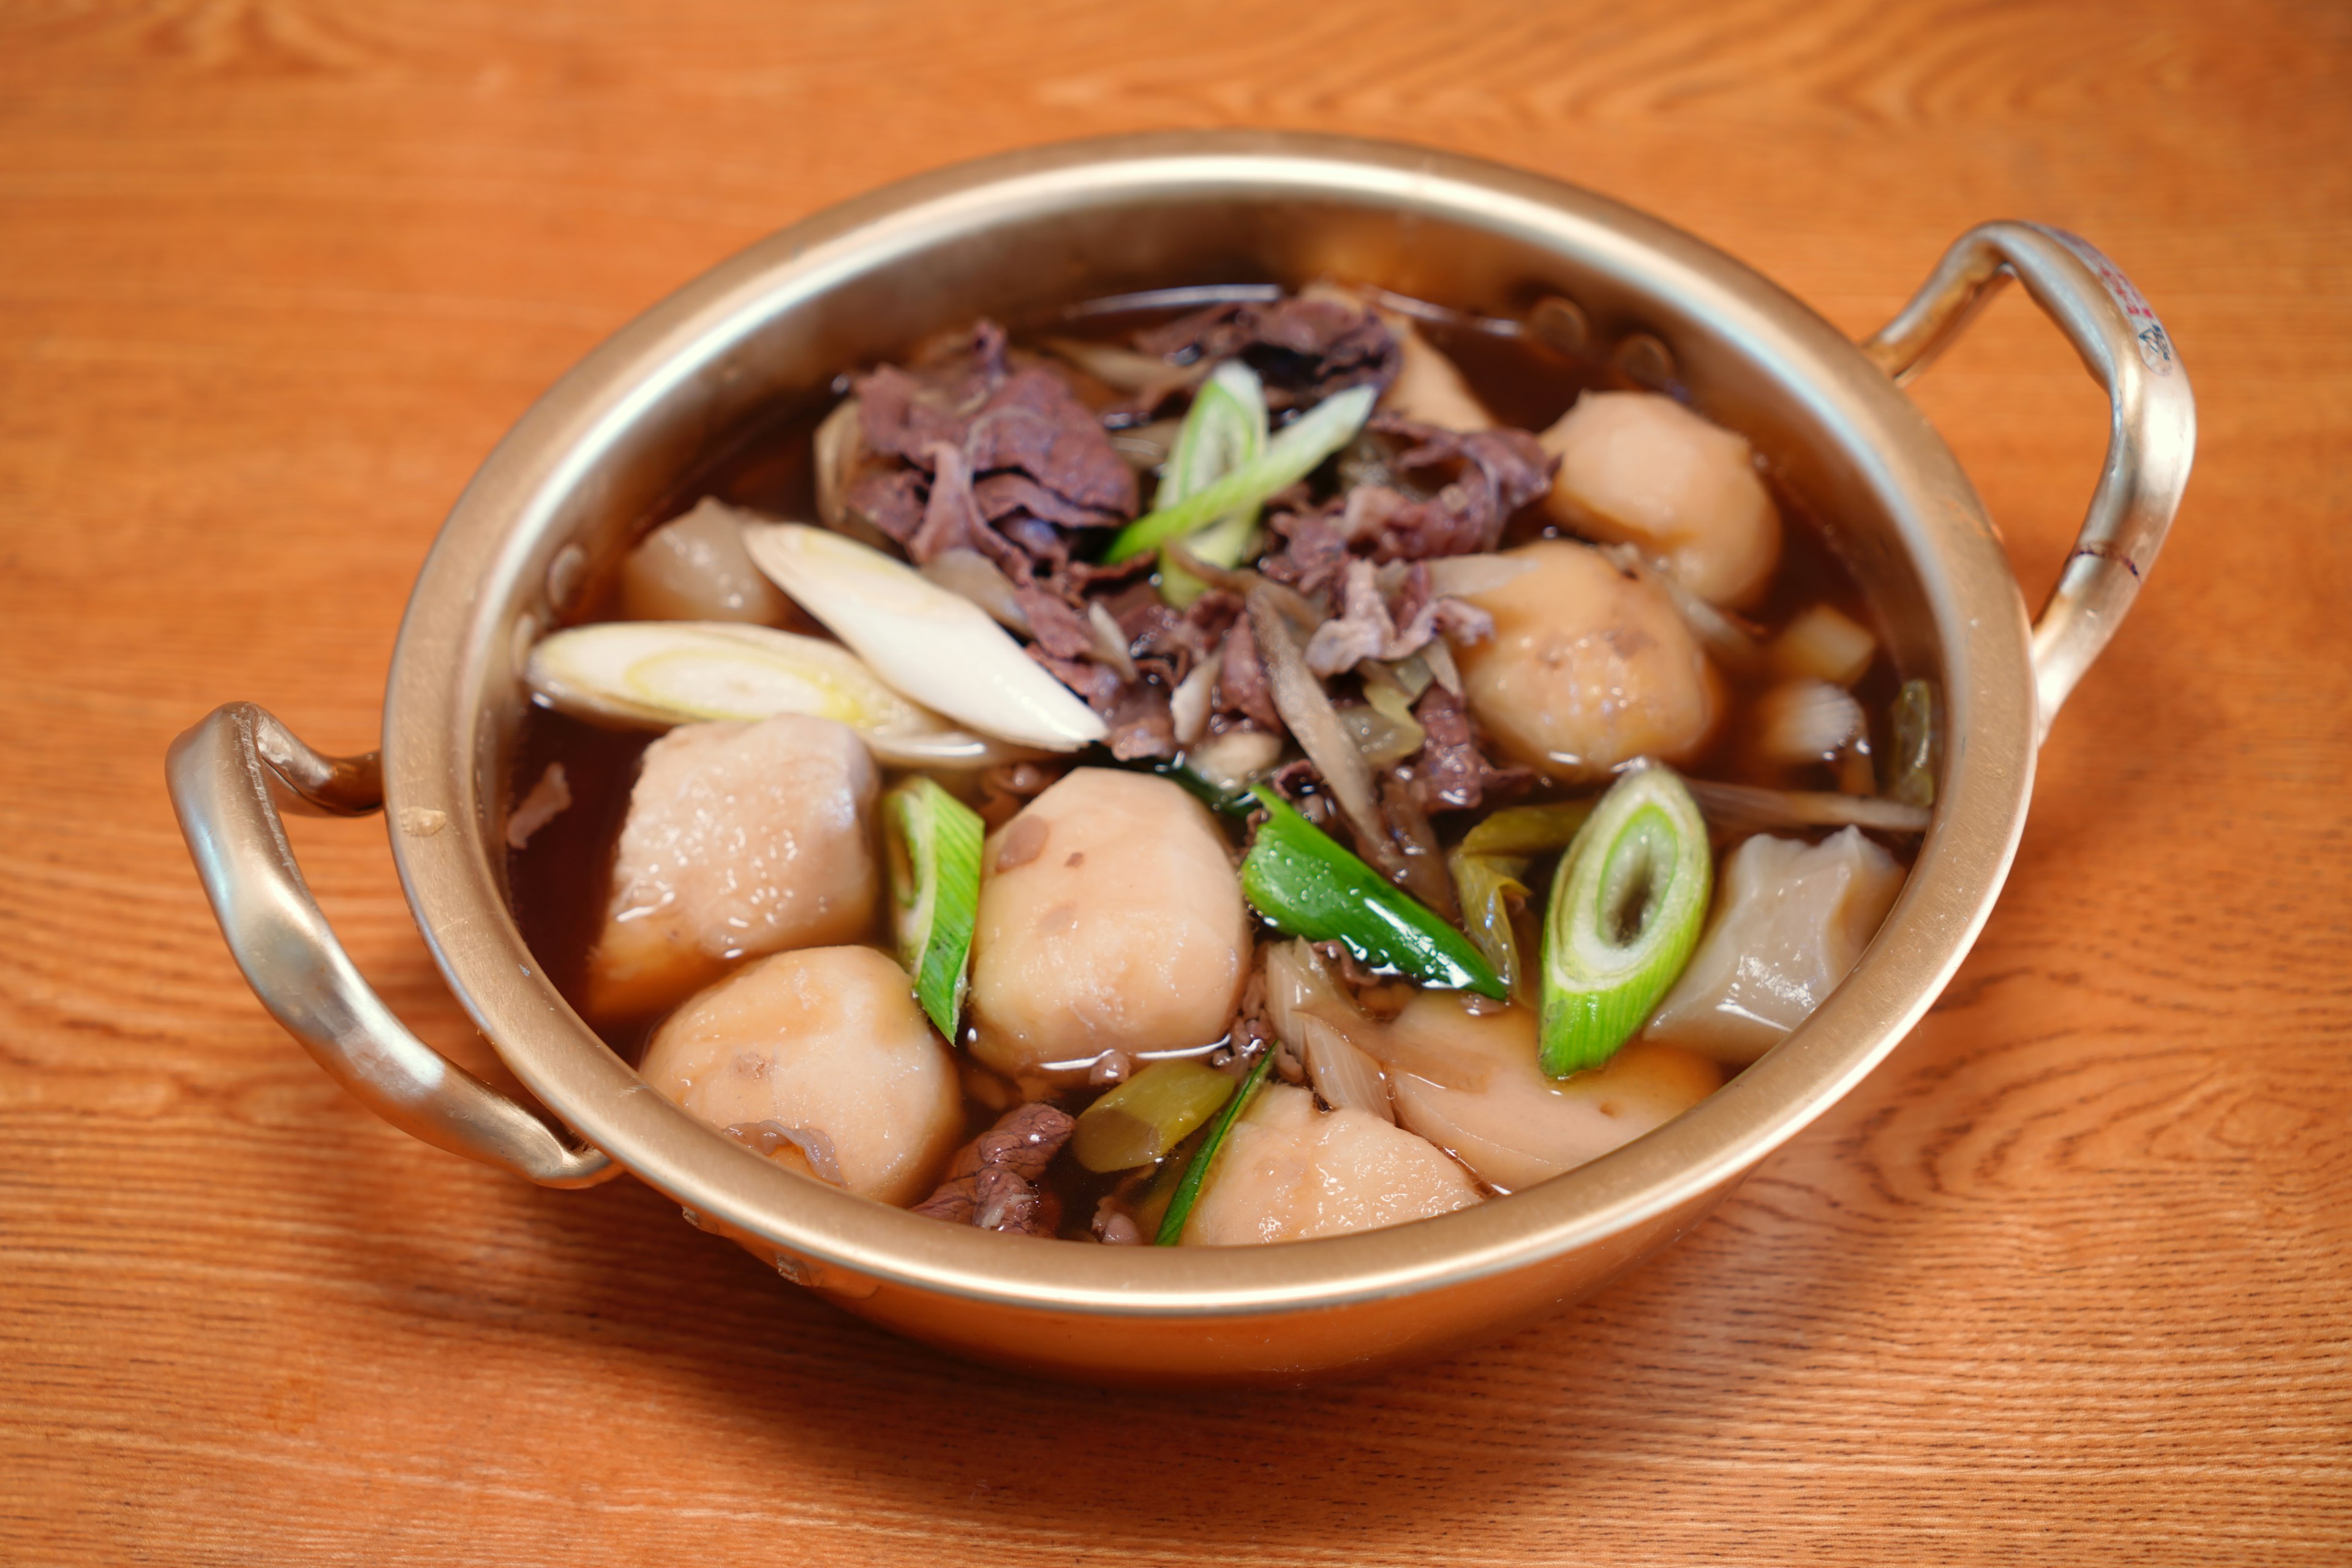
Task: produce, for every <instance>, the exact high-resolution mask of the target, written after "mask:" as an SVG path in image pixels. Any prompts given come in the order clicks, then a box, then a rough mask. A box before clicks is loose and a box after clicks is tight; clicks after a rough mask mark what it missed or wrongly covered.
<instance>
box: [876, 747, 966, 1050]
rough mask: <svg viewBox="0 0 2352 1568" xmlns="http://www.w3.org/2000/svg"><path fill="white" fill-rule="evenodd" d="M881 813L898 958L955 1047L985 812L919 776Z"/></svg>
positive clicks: (902, 787)
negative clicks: (885, 831)
mask: <svg viewBox="0 0 2352 1568" xmlns="http://www.w3.org/2000/svg"><path fill="white" fill-rule="evenodd" d="M883 817H884V820H885V821H886V822H887V824H888V825H889V834H890V846H889V847H890V892H891V915H892V917H893V920H892V923H893V925H894V927H895V928H896V931H897V933H898V963H900V964H901V965H902V966H903V967H904V968H905V969H906V971H907V973H908V975H910V976H911V977H912V978H913V980H914V982H915V1000H916V1001H917V1002H919V1003H920V1004H921V1005H922V1009H923V1011H924V1012H925V1013H926V1014H928V1015H929V1017H930V1020H931V1022H932V1023H933V1024H934V1025H936V1026H938V1028H939V1031H940V1034H941V1035H943V1036H945V1037H947V1040H948V1043H949V1044H950V1045H952V1044H954V1043H955V1037H956V1019H957V1018H958V1017H959V1016H961V1014H962V1012H963V996H964V989H965V986H966V984H967V980H966V975H967V972H968V969H969V965H970V961H971V932H972V922H973V921H974V919H975V918H976V917H977V914H978V911H979V908H980V852H981V841H982V838H983V837H985V835H984V832H983V829H982V826H981V820H980V816H979V814H978V813H976V812H974V811H973V810H972V809H971V807H970V806H968V805H964V803H963V802H961V801H960V800H958V799H956V797H955V796H953V795H950V794H949V793H948V792H947V791H946V790H945V789H944V788H942V787H941V786H940V784H939V782H938V781H937V780H935V779H929V778H915V779H910V780H908V782H907V783H905V784H900V785H899V786H898V788H897V789H894V790H892V791H891V792H890V794H889V795H888V797H887V799H886V800H885V801H884V802H883Z"/></svg>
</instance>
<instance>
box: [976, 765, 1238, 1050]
mask: <svg viewBox="0 0 2352 1568" xmlns="http://www.w3.org/2000/svg"><path fill="white" fill-rule="evenodd" d="M981 869H982V879H981V884H980V910H979V917H978V920H977V921H976V925H975V930H974V931H973V937H972V966H971V1012H972V1019H973V1023H974V1025H975V1026H976V1032H975V1035H974V1037H973V1045H972V1048H973V1050H974V1052H975V1053H976V1054H977V1055H978V1056H979V1057H980V1058H981V1059H982V1061H984V1062H986V1063H987V1064H988V1065H989V1066H991V1067H992V1068H997V1069H998V1070H999V1071H1002V1072H1006V1073H1011V1074H1014V1075H1016V1076H1017V1075H1020V1074H1024V1073H1035V1072H1038V1071H1039V1070H1040V1069H1044V1068H1047V1067H1048V1065H1049V1064H1053V1065H1058V1066H1065V1067H1066V1066H1067V1065H1068V1064H1073V1063H1075V1064H1076V1066H1077V1068H1078V1069H1080V1070H1082V1069H1083V1068H1084V1067H1085V1066H1086V1064H1087V1063H1089V1062H1091V1061H1093V1060H1094V1059H1095V1058H1097V1057H1100V1056H1102V1055H1103V1054H1104V1053H1105V1052H1107V1051H1124V1052H1126V1053H1127V1054H1128V1055H1129V1056H1130V1057H1132V1056H1134V1055H1136V1054H1138V1053H1139V1052H1145V1051H1157V1050H1167V1049H1171V1048H1175V1047H1184V1046H1199V1045H1206V1044H1208V1043H1209V1042H1210V1041H1213V1040H1215V1039H1217V1038H1218V1037H1221V1036H1223V1034H1224V1032H1225V1028H1226V1026H1227V1025H1228V1024H1229V1023H1230V1022H1231V1021H1232V1019H1233V1016H1234V1004H1235V1003H1236V1002H1237V1001H1238V1000H1239V999H1240V995H1241V988H1242V982H1243V981H1244V979H1245V978H1247V975H1248V969H1249V955H1250V926H1249V913H1248V910H1246V909H1245V908H1244V906H1243V903H1242V888H1241V879H1240V878H1239V877H1238V876H1236V875H1235V873H1234V863H1233V858H1232V856H1231V854H1230V852H1229V851H1228V850H1227V848H1226V847H1225V840H1224V837H1223V835H1222V834H1220V833H1219V832H1218V831H1217V827H1216V824H1215V823H1214V822H1213V821H1212V820H1211V819H1210V816H1209V813H1208V811H1207V809H1206V808H1205V807H1203V806H1202V805H1201V803H1200V802H1199V801H1197V800H1194V799H1193V798H1192V796H1191V795H1187V794H1185V793H1184V791H1183V790H1182V789H1181V788H1180V787H1178V786H1177V785H1175V784H1171V783H1170V782H1169V781H1167V780H1166V779H1162V778H1155V777H1153V776H1152V775H1150V774H1149V773H1119V772H1114V771H1112V770H1109V769H1105V768H1080V769H1077V770H1076V771H1075V772H1073V773H1070V774H1068V775H1067V776H1066V777H1065V778H1063V779H1062V780H1061V782H1059V783H1058V784H1055V785H1054V786H1053V787H1052V788H1051V789H1048V790H1047V791H1045V793H1044V794H1043V795H1039V796H1038V797H1037V798H1036V799H1035V800H1034V801H1031V802H1030V803H1029V805H1027V806H1026V807H1024V809H1023V810H1022V812H1021V813H1020V815H1019V816H1015V817H1013V820H1012V821H1010V822H1008V823H1006V824H1005V825H1004V826H1003V827H1002V828H1000V829H999V830H998V831H997V832H996V833H995V834H994V835H993V836H992V837H990V839H989V840H988V844H987V847H986V848H985V850H984V851H983V854H982V862H981Z"/></svg>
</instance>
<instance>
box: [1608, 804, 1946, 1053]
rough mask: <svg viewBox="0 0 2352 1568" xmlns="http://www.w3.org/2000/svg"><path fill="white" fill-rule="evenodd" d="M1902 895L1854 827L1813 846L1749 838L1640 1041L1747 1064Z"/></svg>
mask: <svg viewBox="0 0 2352 1568" xmlns="http://www.w3.org/2000/svg"><path fill="white" fill-rule="evenodd" d="M1902 888H1903V868H1902V867H1900V866H1898V865H1896V864H1895V857H1894V856H1892V855H1889V854H1888V853H1887V852H1886V851H1885V850H1884V849H1882V848H1880V847H1878V846H1877V845H1876V844H1874V843H1873V842H1872V841H1871V840H1869V839H1867V838H1865V837H1863V835H1862V830H1861V829H1860V828H1857V827H1848V828H1846V829H1844V830H1843V831H1842V832H1838V833H1833V834H1832V835H1830V837H1828V838H1826V839H1824V840H1822V842H1821V843H1819V844H1808V843H1806V842H1805V841H1804V840H1802V839H1800V838H1774V837H1769V836H1767V835H1764V834H1758V835H1757V836H1756V837H1752V838H1750V839H1748V841H1747V842H1746V843H1744V844H1742V845H1740V847H1738V848H1737V849H1735V850H1733V851H1732V852H1731V853H1730V854H1729V855H1728V856H1727V857H1726V858H1725V859H1724V863H1723V872H1722V876H1721V879H1720V887H1719V889H1718V897H1717V900H1716V908H1715V917H1714V920H1713V921H1712V922H1711V923H1710V924H1709V925H1708V927H1707V931H1706V935H1705V936H1703V937H1701V938H1700V939H1699V944H1698V951H1697V952H1694V953H1693V954H1692V955H1691V961H1690V964H1689V966H1688V967H1687V968H1685V970H1684V971H1683V974H1682V978H1681V979H1680V980H1678V981H1676V982H1675V988H1674V989H1673V990H1672V991H1669V992H1668V993H1666V999H1665V1000H1664V1002H1663V1003H1661V1004H1659V1005H1658V1010H1657V1012H1656V1013H1654V1015H1652V1016H1651V1018H1650V1023H1649V1026H1648V1028H1647V1029H1646V1030H1645V1031H1644V1037H1645V1038H1648V1039H1652V1040H1666V1041H1671V1042H1673V1043H1674V1044H1675V1045H1678V1046H1685V1047H1688V1048H1690V1049H1692V1050H1695V1051H1701V1052H1704V1053H1705V1054H1706V1055H1707V1056H1710V1057H1713V1058H1715V1059H1716V1060H1717V1061H1719V1062H1725V1063H1728V1064H1730V1065H1732V1066H1735V1067H1738V1066H1745V1065H1746V1064H1748V1063H1749V1062H1752V1061H1754V1060H1755V1059H1756V1058H1759V1057H1760V1056H1762V1055H1763V1054H1764V1053H1765V1052H1766V1051H1769V1050H1770V1049H1771V1048H1772V1047H1774V1046H1776V1045H1778V1044H1780V1041H1781V1040H1782V1039H1783V1038H1784V1037H1786V1036H1787V1035H1788V1034H1789V1032H1790V1030H1792V1029H1794V1028H1795V1027H1796V1026H1798V1025H1800V1024H1801V1023H1803V1022H1804V1021H1805V1020H1806V1019H1807V1018H1809V1017H1811V1016H1812V1012H1813V1009H1814V1008H1816V1007H1818V1006H1820V1005H1822V1002H1823V1001H1825V1000H1826V999H1827V998H1828V996H1829V994H1830V993H1831V992H1832V991H1834V990H1836V989H1837V988H1838V984H1839V983H1840V982H1841V981H1843V979H1844V978H1845V977H1846V975H1847V974H1848V973H1850V972H1851V971H1852V970H1853V966H1854V963H1855V962H1856V961H1857V960H1859V959H1860V958H1861V957H1862V950H1863V949H1864V948H1865V947H1867V946H1869V945H1870V939H1871V938H1872V937H1874V936H1875V935H1876V934H1878V927H1879V924H1880V922H1881V921H1885V919H1886V911H1887V910H1889V909H1890V908H1892V907H1893V905H1894V903H1895V894H1896V893H1898V892H1900V891H1901V890H1902Z"/></svg>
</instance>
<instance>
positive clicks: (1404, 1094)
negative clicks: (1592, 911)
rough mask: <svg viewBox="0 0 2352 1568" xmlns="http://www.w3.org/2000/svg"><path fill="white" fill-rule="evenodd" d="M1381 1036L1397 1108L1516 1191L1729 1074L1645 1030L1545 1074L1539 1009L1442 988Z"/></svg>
mask: <svg viewBox="0 0 2352 1568" xmlns="http://www.w3.org/2000/svg"><path fill="white" fill-rule="evenodd" d="M1374 1048H1375V1049H1382V1048H1385V1050H1386V1052H1387V1055H1388V1057H1389V1058H1390V1059H1389V1060H1388V1062H1387V1064H1386V1065H1387V1067H1388V1069H1389V1085H1390V1089H1391V1092H1392V1093H1393V1095H1394V1096H1395V1100H1396V1108H1397V1117H1398V1120H1400V1121H1402V1122H1403V1123H1404V1124H1405V1126H1407V1127H1409V1128H1411V1129H1412V1131H1415V1132H1418V1133H1419V1134H1421V1135H1422V1136H1423V1138H1426V1139H1428V1140H1429V1141H1430V1142H1433V1143H1434V1144H1436V1145H1438V1146H1439V1147H1441V1148H1444V1149H1446V1150H1449V1151H1451V1152H1453V1153H1454V1156H1455V1157H1456V1158H1458V1159H1460V1160H1461V1161H1462V1163H1464V1164H1465V1165H1468V1166H1469V1167H1470V1168H1471V1169H1472V1170H1473V1171H1475V1172H1476V1173H1478V1175H1479V1177H1480V1178H1481V1179H1483V1180H1485V1181H1486V1182H1488V1183H1490V1184H1493V1185H1495V1186H1497V1187H1500V1188H1503V1189H1505V1190H1506V1191H1510V1192H1517V1190H1519V1189H1520V1188H1522V1187H1528V1186H1533V1185H1534V1184H1536V1183H1538V1182H1541V1181H1546V1180H1549V1178H1551V1177H1553V1176H1557V1175H1559V1173H1561V1172H1563V1171H1569V1170H1573V1169H1575V1168H1576V1167H1577V1166H1579V1165H1581V1164H1583V1163H1585V1162H1586V1161H1588V1160H1597V1159H1599V1158H1600V1157H1601V1155H1603V1154H1606V1153H1608V1152H1610V1151H1611V1150H1612V1149H1615V1148H1617V1147H1618V1146H1620V1145H1621V1144H1624V1143H1630V1142H1633V1140H1634V1139H1636V1138H1638V1137H1640V1136H1641V1135H1642V1134H1643V1133H1644V1132H1647V1131H1650V1130H1651V1129H1652V1128H1654V1127H1661V1126H1664V1124H1665V1123H1666V1122H1668V1121H1673V1120H1674V1119H1675V1117H1677V1116H1680V1115H1681V1114H1682V1113H1683V1112H1684V1111H1685V1110H1689V1109H1690V1108H1691V1107H1692V1106H1694V1105H1696V1104H1697V1103H1698V1102H1699V1101H1700V1100H1705V1099H1706V1097H1707V1096H1708V1095H1709V1094H1712V1093H1713V1092H1714V1091H1715V1090H1716V1089H1717V1087H1718V1086H1719V1085H1720V1084H1721V1083H1722V1082H1723V1073H1722V1070H1721V1069H1720V1068H1717V1066H1716V1065H1715V1063H1713V1062H1711V1061H1709V1060H1707V1059H1706V1058H1704V1057H1701V1056H1697V1055H1695V1054H1693V1053H1691V1052H1689V1051H1685V1050H1680V1049H1677V1048H1675V1047H1672V1046H1661V1045H1654V1044H1647V1043H1644V1042H1642V1041H1638V1040H1637V1041H1635V1042H1633V1044H1631V1045H1628V1046H1626V1047H1623V1048H1622V1049H1621V1050H1620V1051H1618V1053H1617V1054H1616V1055H1615V1056H1613V1057H1612V1058H1609V1061H1608V1063H1607V1065H1606V1066H1603V1067H1601V1068H1595V1069H1593V1070H1592V1071H1590V1072H1580V1073H1576V1074H1573V1075H1571V1076H1570V1077H1568V1078H1564V1079H1549V1078H1546V1077H1545V1076H1544V1074H1543V1072H1542V1071H1541V1069H1540V1068H1538V1067H1537V1065H1536V1015H1535V1013H1534V1012H1533V1011H1532V1010H1531V1009H1529V1008H1526V1007H1521V1006H1517V1005H1514V1006H1510V1007H1506V1008H1504V1009H1502V1010H1500V1011H1498V1012H1487V1013H1482V1014H1474V1013H1471V1012H1470V1011H1468V1010H1467V1009H1466V1008H1465V1007H1464V1006H1463V1005H1462V1002H1461V1000H1460V998H1458V997H1455V996H1451V995H1444V994H1435V993H1432V994H1423V995H1422V996H1419V997H1416V998H1415V999H1414V1000H1413V1001H1412V1002H1411V1003H1409V1004H1408V1005H1406V1007H1405V1009H1404V1011H1403V1012H1402V1014H1400V1015H1398V1016H1397V1017H1396V1019H1395V1020H1394V1021H1393V1022H1392V1023H1391V1024H1390V1025H1389V1026H1388V1027H1387V1029H1386V1030H1385V1031H1384V1032H1383V1033H1382V1034H1381V1036H1380V1037H1378V1038H1377V1040H1376V1041H1375V1042H1374Z"/></svg>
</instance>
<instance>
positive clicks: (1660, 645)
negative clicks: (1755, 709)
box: [1454, 540, 1724, 776]
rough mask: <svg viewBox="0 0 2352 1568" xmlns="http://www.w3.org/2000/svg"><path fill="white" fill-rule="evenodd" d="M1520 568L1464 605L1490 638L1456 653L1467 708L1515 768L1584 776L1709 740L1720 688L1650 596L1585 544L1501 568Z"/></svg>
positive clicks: (1659, 598)
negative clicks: (1476, 613) (1479, 613)
mask: <svg viewBox="0 0 2352 1568" xmlns="http://www.w3.org/2000/svg"><path fill="white" fill-rule="evenodd" d="M1496 559H1497V560H1499V561H1503V562H1521V563H1526V568H1527V569H1526V570H1524V571H1521V572H1519V573H1518V574H1516V575H1514V576H1511V577H1509V578H1508V579H1507V580H1506V581H1504V582H1501V583H1499V584H1496V585H1494V586H1492V587H1488V588H1485V589H1482V590H1480V591H1477V592H1475V593H1471V594H1466V595H1463V596H1464V597H1465V598H1466V599H1467V600H1468V601H1469V602H1470V603H1471V604H1473V605H1477V606H1478V607H1479V608H1480V609H1482V610H1485V611H1486V613H1487V614H1488V615H1490V616H1493V617H1494V619H1495V634H1494V636H1492V637H1488V638H1486V639H1485V640H1484V641H1481V642H1478V643H1474V644H1471V645H1468V646H1466V647H1461V648H1458V649H1456V650H1455V651H1454V658H1455V659H1456V661H1457V662H1458V663H1459V664H1460V666H1461V669H1462V679H1463V683H1464V689H1465V692H1466V694H1467V695H1468V697H1469V699H1470V706H1471V708H1472V709H1473V710H1475V712H1476V713H1477V715H1478V718H1479V720H1480V721H1482V722H1483V723H1484V724H1485V725H1486V729H1487V730H1488V731H1489V732H1491V733H1492V734H1493V736H1494V737H1495V740H1496V743H1497V744H1499V745H1500V746H1501V748H1502V749H1503V750H1504V751H1505V752H1508V753H1509V754H1510V756H1511V757H1512V758H1513V759H1514V760H1515V761H1517V762H1521V763H1527V764H1528V766H1530V767H1535V768H1538V769H1541V770H1544V771H1547V772H1551V773H1569V774H1574V775H1581V776H1591V775H1596V774H1600V773H1607V772H1608V771H1609V770H1611V769H1612V768H1614V767H1616V766H1618V765H1619V764H1620V763H1628V762H1631V761H1633V759H1634V758H1635V757H1643V756H1648V757H1656V758H1659V759H1660V760H1662V761H1665V762H1680V761H1683V760H1685V759H1686V758H1688V757H1690V756H1691V755H1693V754H1694V753H1696V752H1698V751H1699V750H1700V749H1701V748H1702V747H1703V746H1704V745H1705V744H1706V740H1707V737H1708V736H1709V735H1710V734H1712V733H1713V732H1714V730H1715V726H1716V722H1717V718H1718V717H1719V716H1720V714H1721V713H1722V711H1723V708H1724V697H1723V684H1722V679H1721V678H1720V677H1719V676H1717V674H1716V671H1715V667H1714V666H1713V665H1712V664H1710V663H1709V662H1708V661H1707V657H1706V650H1705V649H1703V648H1702V647H1700V646H1699V644H1698V640H1697V638H1696V637H1694V636H1692V634H1691V629H1690V626H1689V623H1687V622H1686V621H1685V620H1684V618H1683V617H1682V616H1681V615H1680V613H1678V612H1677V611H1676V610H1675V606H1674V605H1673V604H1671V603H1670V602H1669V601H1668V600H1667V599H1666V597H1665V595H1664V594H1663V593H1661V592H1660V591H1659V590H1658V589H1656V588H1655V587H1653V586H1652V585H1651V584H1647V583H1644V582H1643V581H1642V580H1641V579H1640V578H1639V577H1637V576H1634V575H1630V574H1626V573H1624V572H1621V571H1619V570H1618V569H1617V568H1616V567H1615V566H1613V565H1612V564H1611V563H1609V561H1608V560H1607V559H1606V558H1604V557H1603V556H1602V555H1601V552H1599V551H1597V550H1595V549H1593V548H1592V547H1591V545H1588V544H1579V543H1575V542H1570V541H1566V540H1545V541H1541V542H1538V543H1534V544H1528V545H1524V546H1522V547H1521V548H1519V549H1517V550H1512V551H1508V552H1505V553H1504V554H1502V555H1501V556H1499V557H1497V558H1496Z"/></svg>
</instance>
